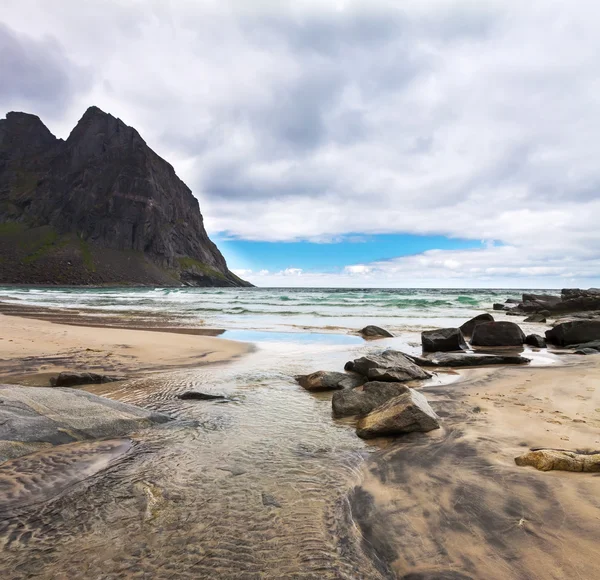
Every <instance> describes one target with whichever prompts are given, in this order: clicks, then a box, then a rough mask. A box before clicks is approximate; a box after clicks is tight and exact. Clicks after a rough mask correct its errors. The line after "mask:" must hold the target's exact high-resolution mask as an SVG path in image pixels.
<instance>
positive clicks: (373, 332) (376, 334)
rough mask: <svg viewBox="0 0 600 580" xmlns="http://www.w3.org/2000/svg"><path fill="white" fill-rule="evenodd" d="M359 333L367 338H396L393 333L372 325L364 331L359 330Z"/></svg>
mask: <svg viewBox="0 0 600 580" xmlns="http://www.w3.org/2000/svg"><path fill="white" fill-rule="evenodd" d="M359 333H360V334H362V336H363V337H365V338H390V337H393V336H394V335H393V334H392V333H391V332H388V331H387V330H385V329H384V328H380V327H379V326H373V325H372V324H369V326H365V327H364V328H363V329H362V330H359Z"/></svg>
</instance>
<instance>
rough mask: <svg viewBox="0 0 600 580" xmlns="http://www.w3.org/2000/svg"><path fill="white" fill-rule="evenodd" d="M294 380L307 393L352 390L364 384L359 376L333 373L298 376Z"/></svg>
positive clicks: (325, 372) (322, 372)
mask: <svg viewBox="0 0 600 580" xmlns="http://www.w3.org/2000/svg"><path fill="white" fill-rule="evenodd" d="M296 380H297V381H298V383H300V386H301V387H303V388H305V389H306V390H307V391H327V390H334V389H353V388H354V387H359V386H360V385H362V384H363V383H365V382H366V379H365V378H364V377H363V376H361V375H358V374H352V375H351V374H347V373H336V372H333V371H316V372H314V373H311V374H310V375H298V376H297V377H296Z"/></svg>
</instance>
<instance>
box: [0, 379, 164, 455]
mask: <svg viewBox="0 0 600 580" xmlns="http://www.w3.org/2000/svg"><path fill="white" fill-rule="evenodd" d="M0 401H1V403H0V442H1V443H2V445H1V446H0V461H3V460H4V459H7V458H12V457H18V456H19V455H23V454H24V453H30V452H32V451H33V450H35V448H38V449H41V448H44V447H47V446H48V444H50V445H60V444H62V443H73V442H75V441H85V440H92V439H110V438H112V437H121V436H123V435H127V434H129V433H131V432H134V431H139V430H141V429H143V428H146V427H150V426H151V425H155V424H158V423H165V422H167V421H170V419H171V418H170V417H169V416H167V415H163V414H162V413H157V412H155V411H150V410H148V409H143V408H141V407H135V406H133V405H128V404H126V403H121V402H118V401H113V400H112V399H107V398H105V397H98V396H96V395H92V394H91V393H88V392H86V391H81V390H78V389H70V388H63V387H54V388H52V387H19V386H14V385H0Z"/></svg>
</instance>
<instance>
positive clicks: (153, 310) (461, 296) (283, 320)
mask: <svg viewBox="0 0 600 580" xmlns="http://www.w3.org/2000/svg"><path fill="white" fill-rule="evenodd" d="M523 292H535V290H507V289H406V288H403V289H344V288H333V289H323V288H297V289H294V288H58V287H57V288H41V287H39V288H35V287H27V288H25V287H0V301H2V302H5V303H10V304H15V305H21V306H37V307H45V308H60V309H67V310H70V311H84V312H86V313H92V314H95V315H98V316H105V315H112V316H114V315H118V316H127V317H139V318H140V319H143V318H145V317H161V318H165V319H167V320H169V321H170V322H172V323H174V324H178V325H182V326H193V327H198V326H204V327H208V328H224V329H227V330H248V329H251V330H261V331H279V332H297V331H307V330H308V331H318V332H340V331H344V332H347V331H352V330H357V329H359V328H362V327H363V326H365V325H366V324H379V325H381V326H385V327H386V328H389V329H390V330H391V331H396V332H402V331H416V330H420V329H424V328H433V327H440V326H456V325H457V323H460V321H464V320H467V319H468V318H470V317H472V316H475V315H476V314H479V313H481V312H486V311H491V309H492V304H493V303H494V302H504V301H505V300H506V298H519V297H520V296H521V294H522V293H523ZM546 292H547V291H546Z"/></svg>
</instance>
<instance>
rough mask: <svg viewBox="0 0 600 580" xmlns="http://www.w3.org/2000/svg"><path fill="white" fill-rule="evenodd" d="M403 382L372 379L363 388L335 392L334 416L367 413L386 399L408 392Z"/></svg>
mask: <svg viewBox="0 0 600 580" xmlns="http://www.w3.org/2000/svg"><path fill="white" fill-rule="evenodd" d="M408 390H409V389H408V387H407V386H406V385H403V384H401V383H388V382H380V381H371V382H369V383H366V384H364V385H363V387H362V390H361V389H350V390H344V391H337V392H336V393H333V398H332V399H331V407H332V410H333V416H334V417H349V416H352V415H366V414H368V413H370V412H371V411H372V410H373V409H375V408H377V407H379V406H380V405H383V403H385V402H386V401H389V400H390V399H392V398H394V397H397V396H398V395H401V394H403V393H407V392H408Z"/></svg>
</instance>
